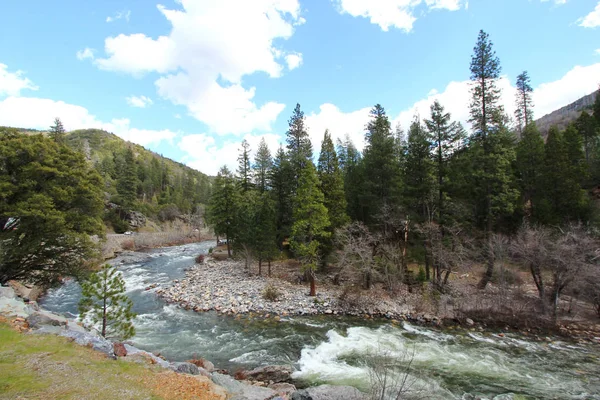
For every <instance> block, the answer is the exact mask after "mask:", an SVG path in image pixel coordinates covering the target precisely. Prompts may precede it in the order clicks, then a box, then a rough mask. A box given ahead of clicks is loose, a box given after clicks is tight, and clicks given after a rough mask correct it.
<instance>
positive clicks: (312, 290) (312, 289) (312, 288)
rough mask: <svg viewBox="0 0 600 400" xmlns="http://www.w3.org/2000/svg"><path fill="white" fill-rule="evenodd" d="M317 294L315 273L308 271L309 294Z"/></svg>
mask: <svg viewBox="0 0 600 400" xmlns="http://www.w3.org/2000/svg"><path fill="white" fill-rule="evenodd" d="M316 295H317V286H316V279H315V273H314V272H313V271H311V272H310V296H313V297H314V296H316Z"/></svg>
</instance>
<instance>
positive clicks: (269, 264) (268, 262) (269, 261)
mask: <svg viewBox="0 0 600 400" xmlns="http://www.w3.org/2000/svg"><path fill="white" fill-rule="evenodd" d="M267 265H268V266H269V278H270V277H271V260H267Z"/></svg>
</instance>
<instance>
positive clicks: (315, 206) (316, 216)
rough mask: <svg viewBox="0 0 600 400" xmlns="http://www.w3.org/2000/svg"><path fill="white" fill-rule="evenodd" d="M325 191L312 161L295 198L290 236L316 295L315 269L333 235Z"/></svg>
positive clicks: (292, 246) (294, 249) (303, 171)
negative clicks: (323, 248)
mask: <svg viewBox="0 0 600 400" xmlns="http://www.w3.org/2000/svg"><path fill="white" fill-rule="evenodd" d="M324 201H325V199H324V196H323V192H321V190H320V189H319V178H318V177H317V171H316V169H315V166H314V165H313V163H312V162H309V163H308V164H307V165H306V167H305V168H304V169H303V170H302V173H301V174H300V184H299V186H298V193H297V195H296V198H295V201H294V224H293V225H292V232H291V236H290V248H291V249H292V251H293V252H294V254H295V255H296V257H297V258H299V259H300V261H301V263H302V266H303V268H304V270H305V271H306V272H307V273H308V275H309V279H310V295H311V296H316V294H317V293H316V284H315V271H316V270H317V265H318V262H319V248H320V247H321V243H322V241H323V240H325V239H327V238H328V237H329V236H330V233H329V232H328V230H327V229H328V228H329V225H330V223H329V218H328V216H327V208H325V205H324Z"/></svg>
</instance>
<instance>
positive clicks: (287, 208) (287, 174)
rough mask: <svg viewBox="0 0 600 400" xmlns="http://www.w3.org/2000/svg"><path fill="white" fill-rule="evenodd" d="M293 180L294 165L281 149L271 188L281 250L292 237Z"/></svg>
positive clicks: (272, 172)
mask: <svg viewBox="0 0 600 400" xmlns="http://www.w3.org/2000/svg"><path fill="white" fill-rule="evenodd" d="M293 180H294V171H293V169H292V165H291V163H290V161H289V159H288V157H287V155H286V154H285V152H284V151H283V148H282V147H279V150H278V151H277V154H275V159H274V160H273V169H272V170H271V176H270V186H271V187H272V193H273V198H274V200H275V210H276V215H277V218H276V220H277V223H276V225H277V243H278V245H279V247H280V248H282V246H283V242H284V240H285V239H286V238H287V237H288V236H289V235H290V229H291V227H292V185H293Z"/></svg>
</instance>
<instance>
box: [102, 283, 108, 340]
mask: <svg viewBox="0 0 600 400" xmlns="http://www.w3.org/2000/svg"><path fill="white" fill-rule="evenodd" d="M105 282H106V281H105ZM106 291H107V288H106V285H105V287H104V298H103V299H102V337H103V338H105V337H106Z"/></svg>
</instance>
